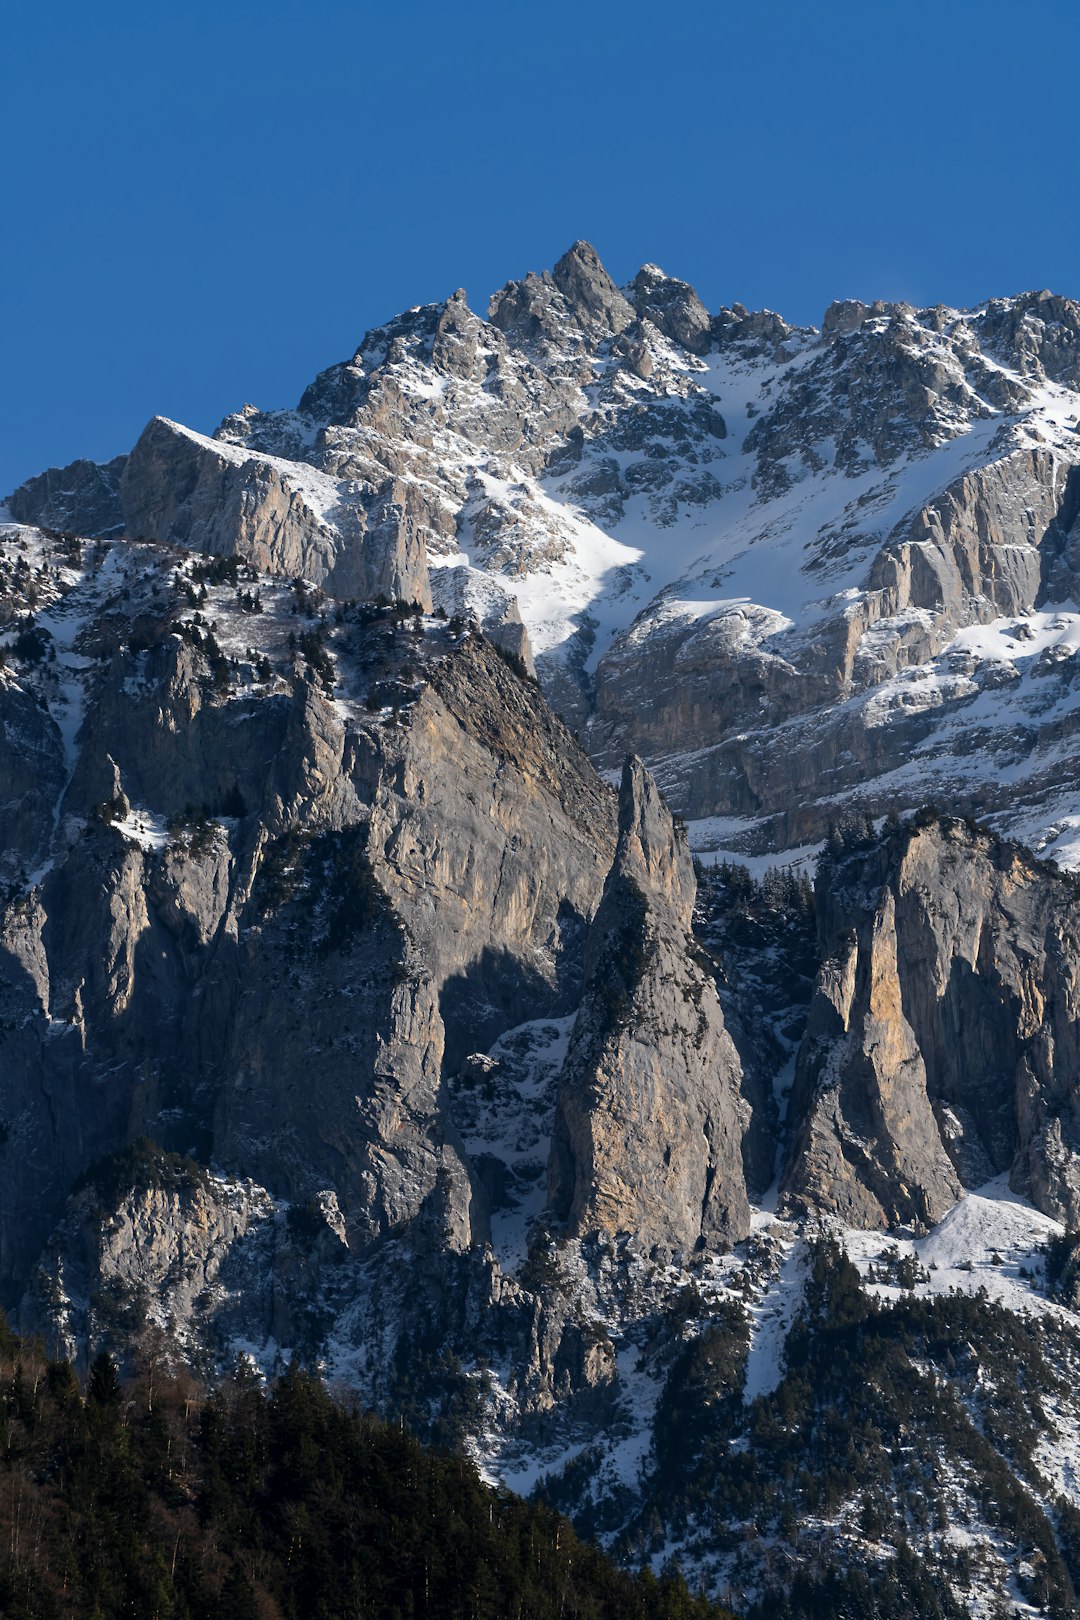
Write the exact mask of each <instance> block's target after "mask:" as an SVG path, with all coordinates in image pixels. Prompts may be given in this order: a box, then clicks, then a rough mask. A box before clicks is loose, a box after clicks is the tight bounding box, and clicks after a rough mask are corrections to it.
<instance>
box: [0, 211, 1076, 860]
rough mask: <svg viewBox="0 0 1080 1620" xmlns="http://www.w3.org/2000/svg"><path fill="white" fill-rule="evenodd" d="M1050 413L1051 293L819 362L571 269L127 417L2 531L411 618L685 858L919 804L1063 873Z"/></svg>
mask: <svg viewBox="0 0 1080 1620" xmlns="http://www.w3.org/2000/svg"><path fill="white" fill-rule="evenodd" d="M1078 390H1080V308H1078V306H1076V305H1075V304H1073V303H1071V302H1070V301H1069V300H1066V299H1061V298H1057V297H1054V296H1053V295H1051V294H1049V293H1035V294H1025V295H1021V296H1019V297H1014V298H1005V299H995V300H992V301H990V302H989V303H987V304H985V305H982V306H980V307H979V308H977V309H975V310H971V311H961V310H952V309H946V308H943V307H940V306H939V307H936V308H932V309H928V310H916V309H913V308H911V307H910V306H907V305H886V304H874V305H870V306H867V305H863V304H858V303H855V302H853V301H850V300H848V301H844V302H840V303H837V304H834V305H833V306H831V307H830V309H829V310H827V311H826V314H825V317H824V320H823V322H822V328H821V331H820V332H819V331H816V330H813V329H803V328H792V327H789V326H788V325H787V324H786V323H785V322H784V321H783V320H782V319H781V318H780V317H779V316H777V315H774V314H772V313H770V312H768V311H763V312H758V313H756V314H750V313H748V312H747V311H745V310H744V309H742V308H741V306H735V307H734V308H732V309H724V310H721V311H720V312H719V313H718V314H716V315H713V316H710V315H709V314H708V313H707V312H706V311H705V309H704V308H703V306H702V305H701V303H700V301H699V300H698V299H697V297H696V295H695V294H694V292H693V289H692V288H690V287H688V286H686V285H685V284H684V283H682V282H679V281H677V280H675V279H674V278H672V277H669V276H666V275H664V274H663V273H662V272H661V271H660V270H658V269H657V268H656V267H655V266H646V267H645V268H644V269H642V270H641V271H640V272H639V274H638V275H637V277H636V278H635V279H634V281H633V282H632V283H631V284H630V285H629V286H628V287H626V288H625V289H621V290H620V289H619V288H617V287H615V285H614V284H613V283H612V282H611V280H610V278H609V277H608V276H607V274H606V272H605V271H604V269H603V267H602V265H601V264H600V262H599V260H598V259H597V257H596V255H595V253H594V251H593V250H592V249H591V248H589V247H588V245H587V244H583V243H577V244H575V246H574V247H573V248H571V250H570V251H569V252H568V253H567V254H566V255H565V256H564V257H563V258H562V259H561V260H560V261H559V263H558V264H557V265H556V266H555V269H554V271H553V272H551V273H548V272H544V274H543V275H540V276H537V275H530V276H528V277H526V279H525V280H524V281H522V282H512V283H510V284H509V285H508V286H507V287H505V288H503V289H502V290H501V291H500V292H498V293H496V294H495V295H494V297H493V298H492V299H491V301H490V305H489V308H488V314H487V318H486V319H483V318H481V317H480V316H477V315H475V314H474V313H473V312H472V311H471V309H470V308H469V306H468V304H467V302H466V299H465V294H464V293H463V292H460V291H459V292H457V293H455V294H454V296H453V297H452V298H450V299H449V300H448V301H447V302H446V303H445V304H442V305H432V306H427V307H424V308H417V309H413V310H409V311H407V312H406V313H405V314H404V315H401V316H399V317H398V318H397V319H396V320H394V321H391V322H389V323H388V324H387V325H386V326H384V327H379V328H376V329H375V330H374V331H372V332H369V333H368V334H367V336H366V337H365V338H364V340H363V342H362V343H361V345H360V347H359V349H358V350H357V352H356V354H355V355H354V356H353V358H352V359H351V360H350V361H349V362H347V363H345V364H343V365H340V366H335V367H332V368H331V369H330V370H329V371H327V372H325V373H323V374H322V375H321V376H320V377H318V378H317V379H316V381H315V382H314V383H313V384H312V386H311V387H310V388H309V389H308V390H307V391H306V392H305V394H304V396H303V398H302V399H301V401H300V404H299V406H298V408H297V409H296V410H295V411H269V412H266V411H258V410H256V409H254V408H253V407H251V406H245V407H244V409H243V411H241V412H239V413H238V414H237V415H235V416H233V417H230V418H228V419H227V420H226V421H225V422H224V423H223V424H222V426H221V427H220V428H219V429H218V430H217V433H216V435H215V436H214V439H213V440H208V439H206V438H205V437H203V436H201V435H199V434H195V433H193V432H191V431H190V430H188V429H184V428H182V427H180V426H178V425H176V424H172V423H166V422H164V421H161V420H158V421H156V422H154V423H152V424H151V425H150V427H149V428H148V429H147V431H146V433H145V434H144V435H143V437H142V439H141V440H140V442H139V444H138V445H137V446H136V448H135V450H134V451H133V453H132V455H131V457H130V458H127V460H126V463H125V461H124V458H119V459H118V461H117V462H114V463H111V464H110V466H109V467H108V468H104V469H96V468H95V469H91V468H89V467H88V465H87V464H78V463H77V464H76V466H75V468H74V469H68V470H66V471H67V472H68V474H69V476H67V477H65V476H64V475H63V474H62V473H59V474H58V473H56V472H52V473H50V474H47V475H43V477H42V479H39V480H32V481H31V483H30V484H29V485H27V486H24V488H23V489H22V490H20V491H19V492H17V494H16V496H15V497H14V500H13V512H14V515H15V516H17V517H21V518H24V519H27V520H36V519H40V520H41V521H44V522H46V523H48V524H50V525H52V526H54V527H61V528H62V527H64V526H65V525H70V526H73V527H75V528H78V529H80V530H84V531H85V530H89V531H91V532H95V533H99V532H103V531H107V530H110V529H113V528H117V527H125V528H126V529H127V531H128V532H129V533H135V534H141V535H146V536H149V537H152V538H158V539H184V540H187V541H189V542H190V543H194V544H199V545H205V546H206V547H207V548H209V549H211V550H217V551H228V550H229V549H231V548H233V547H239V549H240V550H241V551H243V552H244V553H245V554H247V555H250V556H251V557H252V558H253V560H255V561H257V562H262V563H266V564H269V565H271V566H274V567H278V568H284V569H287V570H293V571H296V572H300V573H303V574H304V575H305V576H306V577H309V578H312V579H313V580H316V581H318V582H323V583H326V584H327V585H328V588H330V589H331V590H333V591H334V592H335V593H336V594H338V595H350V594H355V595H364V594H378V592H379V590H383V591H384V592H385V594H387V595H388V596H391V597H396V596H406V597H407V596H409V595H410V594H414V595H415V596H416V598H417V599H418V600H421V601H423V602H425V603H427V602H429V601H430V599H431V598H430V595H429V593H434V598H435V599H436V600H438V601H440V602H442V603H443V605H444V606H445V607H447V609H448V610H449V611H452V612H453V611H461V612H464V613H465V614H467V615H469V616H472V617H476V618H478V619H479V620H480V621H481V622H482V623H484V624H485V625H486V626H487V627H488V628H489V629H491V630H493V631H494V632H495V633H496V634H497V635H499V636H500V637H501V638H502V639H503V640H504V643H505V644H506V645H508V646H513V647H515V648H516V650H517V651H519V652H520V653H522V654H523V655H524V656H526V657H529V656H530V655H531V656H534V657H535V659H536V668H537V672H538V674H539V676H540V679H541V682H542V684H543V686H544V689H545V691H546V692H547V693H548V695H549V697H550V698H551V700H552V701H553V703H554V704H555V706H556V707H557V708H558V709H559V710H560V711H561V712H562V713H563V714H564V716H565V717H566V718H567V719H568V720H569V721H570V722H571V724H572V725H573V726H574V727H575V729H576V730H577V731H578V732H579V734H580V735H581V736H582V737H583V738H584V739H585V740H586V742H587V746H588V747H589V750H590V752H591V753H592V754H593V756H594V758H596V759H597V761H598V762H599V763H600V764H601V765H604V766H611V767H616V766H618V764H619V763H620V762H621V759H622V756H623V754H624V753H625V752H626V751H627V750H628V749H633V750H634V751H636V752H638V753H640V754H641V756H642V757H643V758H644V759H645V760H646V762H647V763H648V764H649V765H650V767H651V768H653V769H654V771H655V772H656V774H657V777H658V780H659V781H660V782H661V785H662V786H663V788H664V791H665V793H666V794H667V795H668V797H669V799H670V801H671V803H672V804H673V805H674V807H675V808H676V809H677V810H679V811H680V812H681V813H682V814H684V815H686V816H687V817H688V818H690V819H692V820H693V821H695V822H698V823H700V824H701V825H700V826H698V827H696V828H695V829H694V839H695V843H697V844H698V845H700V846H701V847H702V848H706V849H707V848H712V849H723V848H731V849H735V850H739V851H742V852H743V853H750V854H753V853H757V852H764V851H767V850H772V851H779V850H787V851H790V850H792V849H794V848H799V847H801V846H804V845H807V844H815V843H817V842H818V841H819V840H820V838H821V837H822V836H823V834H824V831H825V829H826V827H827V825H828V823H829V821H831V820H834V819H835V817H836V815H837V813H838V810H839V809H840V808H842V807H843V806H850V804H851V803H852V802H856V801H857V802H859V803H860V804H865V806H866V807H867V808H868V809H869V810H870V811H871V812H872V813H883V812H884V811H885V810H886V809H888V808H889V807H890V806H891V805H893V804H896V805H898V806H900V807H910V806H911V805H912V804H914V803H915V802H917V801H918V800H920V799H925V798H926V797H928V796H932V797H941V798H942V799H943V800H947V801H948V802H951V803H954V804H955V803H963V804H965V805H969V806H971V807H972V808H976V809H978V811H979V812H980V813H982V814H993V815H994V816H995V818H996V820H997V822H998V824H999V825H1000V826H1001V827H1002V828H1003V830H1007V831H1017V832H1019V833H1020V834H1021V835H1022V836H1024V837H1025V838H1027V839H1029V840H1030V841H1032V842H1033V843H1034V844H1035V845H1036V847H1038V848H1046V849H1049V850H1051V851H1053V852H1054V853H1056V854H1059V855H1061V856H1062V858H1064V859H1065V860H1069V859H1071V856H1072V849H1073V838H1074V826H1075V820H1076V815H1077V812H1078V809H1080V800H1078V797H1077V786H1076V782H1075V778H1074V776H1073V774H1072V773H1071V772H1070V770H1069V768H1068V764H1067V761H1068V757H1069V755H1070V752H1071V738H1072V735H1073V731H1074V726H1075V713H1076V700H1075V696H1074V693H1073V690H1072V680H1071V676H1072V670H1073V663H1074V653H1075V649H1076V647H1077V646H1078V645H1080V621H1078V619H1077V614H1076V602H1075V600H1074V597H1075V595H1076V587H1075V581H1074V573H1075V567H1076V555H1075V553H1076V537H1075V534H1074V532H1073V530H1074V524H1075V520H1076V516H1077V510H1078V506H1077V500H1078V496H1077V485H1076V475H1075V474H1074V472H1073V468H1074V465H1075V463H1076V460H1077V456H1078V451H1080V439H1078V437H1077V422H1078V418H1080V391H1078ZM519 618H520V620H521V622H522V623H523V624H524V626H525V630H526V632H527V637H528V646H527V647H526V643H525V638H524V636H523V635H522V634H521V631H520V629H519V628H518V627H517V621H518V619H519ZM973 739H974V740H973ZM989 761H993V763H992V765H991V764H989V763H988V762H989Z"/></svg>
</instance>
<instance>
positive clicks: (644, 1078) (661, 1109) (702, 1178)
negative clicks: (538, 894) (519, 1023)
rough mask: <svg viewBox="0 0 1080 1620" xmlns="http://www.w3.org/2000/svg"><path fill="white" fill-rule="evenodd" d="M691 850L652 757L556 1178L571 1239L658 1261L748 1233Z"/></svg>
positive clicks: (601, 931) (609, 919) (622, 862)
mask: <svg viewBox="0 0 1080 1620" xmlns="http://www.w3.org/2000/svg"><path fill="white" fill-rule="evenodd" d="M695 889H696V884H695V881H694V874H693V868H692V866H691V863H690V857H689V854H688V851H687V849H686V845H685V841H684V840H683V839H682V838H681V837H680V836H678V835H677V833H676V830H675V828H674V827H673V824H672V821H671V817H670V815H669V814H668V812H667V810H666V809H665V808H664V806H663V803H662V801H661V799H660V796H659V794H658V793H657V790H656V787H655V784H654V783H653V781H652V779H651V777H650V776H649V775H648V773H647V772H646V771H645V769H644V767H643V766H642V765H641V763H640V761H639V760H629V761H627V764H626V766H625V768H624V771H623V780H622V790H621V793H620V798H619V847H618V852H617V854H616V857H615V863H614V865H613V867H612V870H611V874H610V876H609V878H608V881H607V884H606V886H605V889H604V898H603V900H602V902H601V905H600V908H599V910H598V912H597V915H596V919H595V921H594V923H593V926H592V930H591V932H590V936H589V947H588V956H587V961H586V977H585V989H584V994H583V997H582V1003H581V1007H580V1009H579V1011H578V1015H577V1020H576V1022H575V1025H574V1030H573V1035H572V1038H571V1043H570V1049H569V1052H568V1054H567V1059H566V1064H565V1067H564V1070H563V1073H562V1076H561V1079H560V1082H559V1095H558V1105H557V1112H556V1121H555V1136H554V1139H553V1143H552V1155H551V1162H550V1169H549V1181H550V1191H551V1202H552V1208H553V1210H554V1212H555V1214H556V1216H557V1217H558V1218H559V1219H560V1220H562V1221H564V1222H566V1223H567V1225H568V1226H569V1228H570V1230H571V1231H573V1232H575V1233H578V1234H583V1233H589V1232H592V1231H596V1230H599V1231H601V1232H606V1233H608V1234H611V1235H612V1236H619V1235H620V1234H621V1235H623V1236H624V1237H625V1236H632V1237H633V1238H634V1240H635V1242H636V1243H638V1244H640V1246H641V1248H642V1249H643V1250H644V1251H646V1252H651V1253H654V1254H656V1255H658V1256H665V1255H670V1254H672V1253H673V1252H675V1251H682V1252H688V1251H690V1250H692V1249H693V1248H695V1247H696V1246H698V1245H701V1244H704V1245H707V1246H713V1245H720V1246H724V1245H727V1244H731V1243H734V1242H736V1241H738V1239H739V1238H741V1237H744V1236H745V1235H746V1233H747V1232H748V1231H749V1221H750V1210H749V1204H748V1202H747V1197H746V1184H745V1179H744V1173H743V1161H742V1147H743V1138H744V1135H745V1133H746V1129H747V1126H748V1123H749V1109H748V1107H747V1105H746V1104H745V1102H744V1101H743V1099H742V1096H741V1094H740V1082H741V1071H740V1067H739V1061H738V1057H737V1054H736V1052H735V1048H734V1046H733V1044H732V1042H731V1039H730V1037H729V1036H728V1034H727V1031H726V1030H725V1028H724V1020H723V1014H722V1013H721V1011H720V1004H719V1001H718V1000H717V996H716V990H715V987H714V985H713V982H712V979H711V978H710V977H709V976H708V975H707V974H705V973H704V972H703V971H702V969H701V968H700V967H699V966H698V965H697V964H696V963H695V961H694V960H693V958H692V956H691V954H690V953H689V951H688V940H687V935H688V931H689V928H690V923H691V917H692V912H693V904H694V894H695Z"/></svg>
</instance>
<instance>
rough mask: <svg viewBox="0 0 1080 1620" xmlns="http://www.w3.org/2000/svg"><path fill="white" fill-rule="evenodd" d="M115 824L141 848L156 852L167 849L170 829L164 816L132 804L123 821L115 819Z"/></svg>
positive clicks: (118, 830)
mask: <svg viewBox="0 0 1080 1620" xmlns="http://www.w3.org/2000/svg"><path fill="white" fill-rule="evenodd" d="M113 826H114V827H115V828H116V831H117V832H118V833H122V834H123V836H124V837H125V838H126V839H127V841H128V843H130V844H138V846H139V848H140V849H144V850H146V851H147V852H148V853H149V852H154V851H157V850H161V849H166V848H167V847H168V844H169V829H168V827H167V825H166V823H165V820H164V818H163V817H162V816H156V815H154V813H153V811H151V810H146V809H142V808H138V807H136V806H134V805H133V806H132V807H131V809H130V810H129V811H128V814H127V815H126V816H125V817H124V818H123V820H122V821H114V822H113Z"/></svg>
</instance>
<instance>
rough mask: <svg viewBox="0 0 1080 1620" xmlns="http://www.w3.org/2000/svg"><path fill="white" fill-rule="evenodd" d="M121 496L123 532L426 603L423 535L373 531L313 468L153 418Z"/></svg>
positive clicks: (331, 586)
mask: <svg viewBox="0 0 1080 1620" xmlns="http://www.w3.org/2000/svg"><path fill="white" fill-rule="evenodd" d="M120 495H121V501H122V504H123V512H124V523H125V526H126V528H127V531H128V533H129V534H132V535H137V536H140V537H146V538H149V539H154V540H164V541H169V542H171V543H174V544H177V545H183V546H190V547H192V548H194V549H196V550H199V551H209V552H213V553H214V554H215V555H218V556H225V557H232V556H235V557H243V558H245V559H247V560H248V561H249V562H251V563H253V564H254V565H255V566H256V567H258V568H260V569H264V570H266V571H267V572H269V573H275V574H283V575H285V576H286V577H288V578H292V577H294V576H299V577H300V578H303V579H307V580H310V581H312V582H314V583H315V584H323V585H325V586H326V588H327V589H328V590H330V591H332V592H333V593H334V594H335V595H338V596H342V597H361V598H365V599H370V598H374V597H378V596H384V597H386V598H387V599H388V600H393V601H406V602H412V601H416V602H420V603H422V604H424V605H425V606H427V607H430V605H431V591H430V586H429V584H428V578H427V562H426V555H425V551H424V545H423V539H422V537H421V536H420V535H418V534H417V533H415V532H414V531H413V530H412V529H411V528H410V525H409V524H408V523H407V522H401V523H398V524H394V525H391V526H390V527H389V529H388V528H387V526H386V525H385V524H384V525H383V526H382V528H381V529H379V530H377V532H375V533H372V532H370V530H369V526H368V522H367V514H366V512H365V511H364V509H363V508H362V507H360V506H359V505H358V504H357V503H356V501H355V499H354V498H353V493H352V492H351V491H350V490H349V488H348V486H343V485H341V484H339V483H338V482H336V481H335V480H334V479H332V478H331V477H329V476H326V475H323V474H320V473H318V472H316V471H315V470H314V469H311V468H308V469H302V468H301V467H300V466H297V465H295V464H290V463H288V462H283V461H281V460H280V459H278V458H276V457H272V456H264V455H257V454H254V453H251V452H246V453H245V452H243V451H241V450H238V449H237V448H235V447H233V446H232V445H231V444H228V443H227V442H225V441H217V440H211V439H204V438H202V437H201V436H200V435H198V434H192V433H190V432H188V431H187V430H186V429H183V428H179V427H177V426H176V425H175V424H174V423H172V422H168V421H166V420H165V418H164V417H155V418H154V420H153V421H152V422H151V423H150V424H149V426H148V427H147V428H146V429H145V430H144V432H143V434H142V437H141V438H140V439H139V441H138V443H137V444H136V446H135V448H134V450H133V451H132V452H131V455H130V456H129V457H128V460H127V465H126V466H125V469H124V476H123V479H122V482H121V488H120ZM393 496H394V491H393V490H392V489H391V490H390V491H388V497H389V499H390V503H391V504H393Z"/></svg>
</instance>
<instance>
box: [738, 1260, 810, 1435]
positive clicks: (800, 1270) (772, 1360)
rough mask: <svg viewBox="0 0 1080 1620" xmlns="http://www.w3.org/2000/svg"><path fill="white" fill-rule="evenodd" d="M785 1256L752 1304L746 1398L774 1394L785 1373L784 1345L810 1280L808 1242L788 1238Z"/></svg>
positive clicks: (745, 1388)
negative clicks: (778, 1269)
mask: <svg viewBox="0 0 1080 1620" xmlns="http://www.w3.org/2000/svg"><path fill="white" fill-rule="evenodd" d="M784 1247H785V1253H784V1260H783V1263H782V1265H781V1267H780V1272H779V1275H778V1277H777V1279H776V1281H775V1283H774V1284H773V1285H772V1286H771V1287H770V1288H769V1289H768V1290H767V1292H766V1293H765V1294H764V1296H763V1297H761V1298H759V1299H756V1300H754V1302H753V1303H752V1304H751V1305H750V1307H749V1314H750V1322H751V1327H750V1350H749V1354H748V1355H747V1360H746V1383H745V1385H744V1386H743V1400H744V1402H745V1403H746V1404H747V1405H749V1404H750V1403H751V1401H755V1400H757V1398H758V1396H759V1395H771V1394H772V1392H773V1390H774V1389H776V1387H777V1386H778V1384H779V1383H780V1381H781V1379H782V1378H783V1376H784V1345H785V1344H786V1342H787V1336H788V1333H789V1331H790V1329H791V1324H792V1322H794V1320H795V1317H796V1315H797V1313H798V1310H799V1306H800V1305H801V1304H802V1299H803V1290H804V1287H805V1284H806V1274H805V1272H806V1245H805V1243H804V1242H803V1241H802V1240H801V1239H800V1238H798V1237H794V1236H793V1237H791V1238H788V1239H787V1240H786V1241H785V1245H784Z"/></svg>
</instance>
